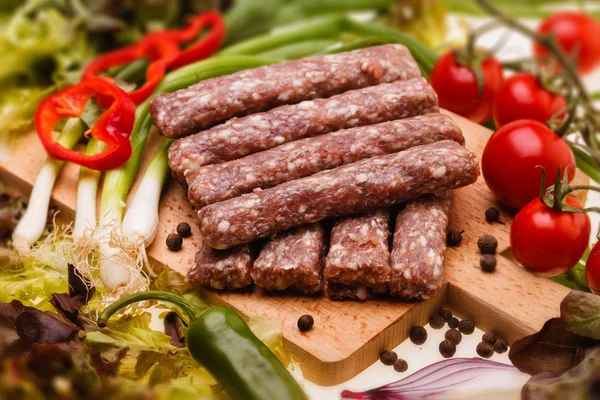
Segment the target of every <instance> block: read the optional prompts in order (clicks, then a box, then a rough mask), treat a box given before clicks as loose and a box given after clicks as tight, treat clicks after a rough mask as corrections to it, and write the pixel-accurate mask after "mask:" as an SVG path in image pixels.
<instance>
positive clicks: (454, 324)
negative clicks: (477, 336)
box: [448, 317, 458, 329]
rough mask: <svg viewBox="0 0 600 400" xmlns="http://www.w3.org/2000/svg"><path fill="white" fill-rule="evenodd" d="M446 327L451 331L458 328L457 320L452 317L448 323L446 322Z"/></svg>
mask: <svg viewBox="0 0 600 400" xmlns="http://www.w3.org/2000/svg"><path fill="white" fill-rule="evenodd" d="M448 326H449V327H450V328H452V329H456V328H458V318H456V317H452V318H451V319H450V321H448Z"/></svg>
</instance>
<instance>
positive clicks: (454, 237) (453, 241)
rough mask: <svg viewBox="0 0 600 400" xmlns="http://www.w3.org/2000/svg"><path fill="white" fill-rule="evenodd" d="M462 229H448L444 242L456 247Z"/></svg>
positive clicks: (459, 240) (460, 238)
mask: <svg viewBox="0 0 600 400" xmlns="http://www.w3.org/2000/svg"><path fill="white" fill-rule="evenodd" d="M463 232H464V231H457V230H456V229H450V230H449V231H448V233H447V234H446V244H447V245H448V246H451V247H456V246H458V245H459V244H460V242H462V234H463Z"/></svg>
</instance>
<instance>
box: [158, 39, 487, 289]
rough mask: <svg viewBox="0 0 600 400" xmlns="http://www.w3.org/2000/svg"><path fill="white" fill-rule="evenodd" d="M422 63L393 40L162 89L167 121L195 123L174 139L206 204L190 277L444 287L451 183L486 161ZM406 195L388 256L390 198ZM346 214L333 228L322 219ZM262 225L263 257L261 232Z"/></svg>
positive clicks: (221, 282)
mask: <svg viewBox="0 0 600 400" xmlns="http://www.w3.org/2000/svg"><path fill="white" fill-rule="evenodd" d="M419 75H420V72H419V69H418V66H417V64H416V62H415V61H414V59H412V57H411V56H410V53H409V52H408V51H407V50H406V48H404V47H403V46H401V45H386V46H379V47H373V48H368V49H363V50H357V51H353V52H348V53H340V54H336V55H330V56H323V57H314V58H309V59H304V60H299V61H291V62H286V63H281V64H277V65H274V66H267V67H262V68H257V69H254V70H248V71H242V72H239V73H236V74H232V75H229V76H225V77H221V78H215V79H210V80H207V81H203V82H200V83H199V84H197V85H194V86H192V87H190V88H188V89H184V90H181V91H178V92H175V93H172V94H166V95H161V96H157V97H155V98H154V99H153V101H152V103H151V112H152V115H153V118H154V121H155V122H156V123H157V125H158V126H159V128H160V130H161V131H162V133H163V134H164V135H166V136H169V137H182V136H186V135H190V134H191V136H188V137H186V138H183V139H179V140H177V141H176V142H175V143H174V144H173V145H172V146H171V148H170V150H169V162H170V166H171V169H172V170H173V173H174V175H175V176H176V177H177V179H178V180H179V181H180V182H181V183H182V184H184V185H186V186H189V191H188V197H189V198H190V201H191V202H192V203H193V204H194V206H195V207H196V208H197V209H198V210H199V211H198V216H199V220H200V228H201V233H202V236H203V241H204V244H203V246H202V248H201V249H200V251H199V252H198V254H197V256H196V264H197V267H196V268H194V269H193V270H192V271H190V275H189V278H190V280H191V281H192V282H194V283H198V284H202V285H205V286H210V287H214V288H218V289H223V288H227V289H235V288H241V287H245V286H248V285H250V284H251V283H252V281H254V282H255V283H256V285H257V286H259V287H262V288H264V289H267V290H283V289H288V288H293V289H295V290H297V291H299V292H302V293H317V292H319V291H321V290H322V288H323V285H324V283H325V285H326V288H327V292H328V294H329V296H331V297H333V298H358V299H364V298H367V297H369V296H371V295H373V294H378V293H383V292H387V291H390V292H391V293H392V294H394V295H398V296H402V297H427V296H429V295H431V293H433V292H434V291H435V290H436V289H437V288H439V286H440V285H441V284H442V279H443V277H442V267H443V255H444V251H445V230H446V226H447V223H448V213H449V210H450V204H451V195H450V194H449V190H451V189H455V188H459V187H462V186H465V185H468V184H470V183H472V182H474V181H475V180H476V179H477V176H478V174H479V168H478V163H477V160H476V158H475V156H474V155H473V154H472V153H471V152H469V151H468V150H466V149H465V148H464V147H462V145H463V144H464V139H463V137H462V133H461V132H460V129H458V127H457V126H456V125H455V124H454V122H453V121H452V120H451V119H450V118H449V117H447V116H443V115H441V114H437V113H435V112H436V111H438V104H437V97H436V95H435V93H434V92H433V90H432V89H431V87H430V86H429V85H428V84H427V82H426V81H425V80H423V79H422V78H420V77H419ZM322 97H326V98H322ZM274 107H276V108H274ZM253 113H255V114H253ZM428 113H434V114H428ZM249 114H251V115H249ZM421 114H426V115H422V116H417V115H421ZM232 117H233V118H232ZM236 117H240V118H236ZM410 117H413V118H410ZM229 118H232V119H229ZM228 119H229V121H227V122H226V123H224V124H221V125H216V126H214V127H212V128H210V127H211V126H213V125H215V124H218V123H221V122H223V121H226V120H228ZM206 128H210V129H207V130H205V131H202V132H199V133H195V132H197V131H198V130H201V129H206ZM285 143H287V144H285ZM407 202H408V205H406V206H405V207H404V208H402V209H401V211H400V212H399V215H398V217H397V219H396V224H395V234H394V240H393V244H392V251H391V255H390V250H389V245H388V240H389V236H390V231H391V228H390V214H389V210H388V208H387V207H390V206H391V207H393V206H395V205H397V204H400V203H407ZM335 217H341V218H340V219H338V220H337V221H335V223H334V225H333V228H332V229H331V231H330V230H329V229H326V226H325V225H324V224H323V223H322V222H319V221H322V220H330V218H335ZM330 232H331V237H329V233H330ZM264 238H271V239H269V240H268V241H267V242H266V243H265V244H264V246H263V247H262V250H261V251H260V255H258V257H257V258H256V259H255V254H254V253H253V250H252V249H253V248H255V246H254V245H253V246H251V245H249V243H251V242H255V241H256V240H259V239H264ZM327 249H329V250H328V251H327ZM323 277H324V278H323Z"/></svg>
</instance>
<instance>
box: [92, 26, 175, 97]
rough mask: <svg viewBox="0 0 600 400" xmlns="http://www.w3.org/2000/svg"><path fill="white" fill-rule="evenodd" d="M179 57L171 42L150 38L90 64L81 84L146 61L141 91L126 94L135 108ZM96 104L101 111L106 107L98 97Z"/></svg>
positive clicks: (105, 55) (173, 43)
mask: <svg viewBox="0 0 600 400" xmlns="http://www.w3.org/2000/svg"><path fill="white" fill-rule="evenodd" d="M179 53H180V51H179V46H178V44H177V43H176V42H174V41H173V40H169V39H166V38H164V37H163V38H161V37H158V36H153V35H150V36H148V37H146V38H144V40H142V41H141V42H139V43H137V44H134V45H131V46H127V47H124V48H122V49H118V50H115V51H111V52H109V53H106V54H103V55H101V56H99V57H98V58H96V59H94V60H93V61H91V62H90V63H89V64H88V65H87V67H86V68H85V71H84V72H83V80H86V79H90V78H92V77H97V76H98V75H100V74H101V73H102V72H106V71H107V70H108V69H110V68H112V67H116V66H119V65H124V64H128V63H130V62H133V61H136V60H139V59H141V58H144V57H147V58H148V59H150V61H151V62H150V65H149V66H148V69H147V71H146V82H145V83H144V84H143V85H142V87H141V88H139V89H137V90H134V91H132V92H130V93H129V94H128V95H129V97H130V98H131V100H133V102H134V103H135V104H136V105H137V104H140V103H142V102H143V101H144V100H146V99H147V98H148V97H150V95H151V94H152V92H153V91H154V89H155V88H156V86H157V85H158V84H159V82H160V80H161V79H162V78H163V76H164V75H165V73H166V70H167V67H168V66H169V65H170V64H171V63H173V62H174V61H175V60H176V59H177V56H178V55H179ZM96 100H97V101H98V103H99V104H100V105H101V106H102V107H104V108H107V107H108V106H109V105H110V103H107V99H105V98H102V97H98V98H97V99H96Z"/></svg>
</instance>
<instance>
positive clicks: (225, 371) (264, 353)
mask: <svg viewBox="0 0 600 400" xmlns="http://www.w3.org/2000/svg"><path fill="white" fill-rule="evenodd" d="M147 300H158V301H163V302H167V303H170V304H173V305H176V306H177V307H179V308H180V309H181V310H183V311H184V313H185V314H186V316H187V317H188V319H189V324H188V329H187V341H186V342H187V346H188V349H189V350H190V353H191V355H192V357H194V359H196V360H197V361H198V362H200V363H201V364H202V365H204V366H205V367H206V368H207V369H208V370H209V371H210V372H211V373H212V375H213V376H214V377H215V378H216V379H217V380H218V381H219V382H220V384H221V385H222V386H223V389H224V390H225V392H226V393H227V394H228V395H230V396H231V397H232V398H233V399H256V400H259V399H264V400H270V399H281V400H285V399H290V400H292V399H294V400H298V399H307V397H306V394H305V393H304V391H303V390H302V388H301V387H300V386H299V385H298V382H296V380H295V379H294V378H293V377H292V375H291V374H290V373H289V371H288V370H287V369H286V368H285V367H284V366H283V364H281V361H279V360H278V359H277V357H276V356H275V355H274V354H273V353H272V352H271V351H270V350H269V348H268V347H267V346H265V344H264V343H262V342H261V341H260V340H259V339H258V338H257V337H256V336H255V335H254V334H253V333H252V331H251V330H250V328H249V327H248V325H246V322H244V320H243V319H242V317H241V316H240V315H239V314H238V313H237V312H236V311H234V310H233V309H231V308H228V307H211V308H207V307H206V306H204V307H199V306H198V305H196V304H192V303H190V302H188V301H187V300H186V299H185V298H183V297H182V296H179V295H177V294H173V293H167V292H159V291H148V292H142V293H137V294H133V295H131V296H128V297H125V298H123V299H121V300H119V301H117V302H115V303H113V304H111V305H110V306H108V307H107V308H106V309H104V311H103V312H102V313H101V314H100V316H99V318H98V325H99V326H100V327H104V326H106V323H107V321H108V319H109V318H110V317H111V316H112V315H113V314H114V313H116V312H118V311H119V310H120V309H122V308H124V307H126V306H128V305H130V304H132V303H136V302H139V301H147Z"/></svg>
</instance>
